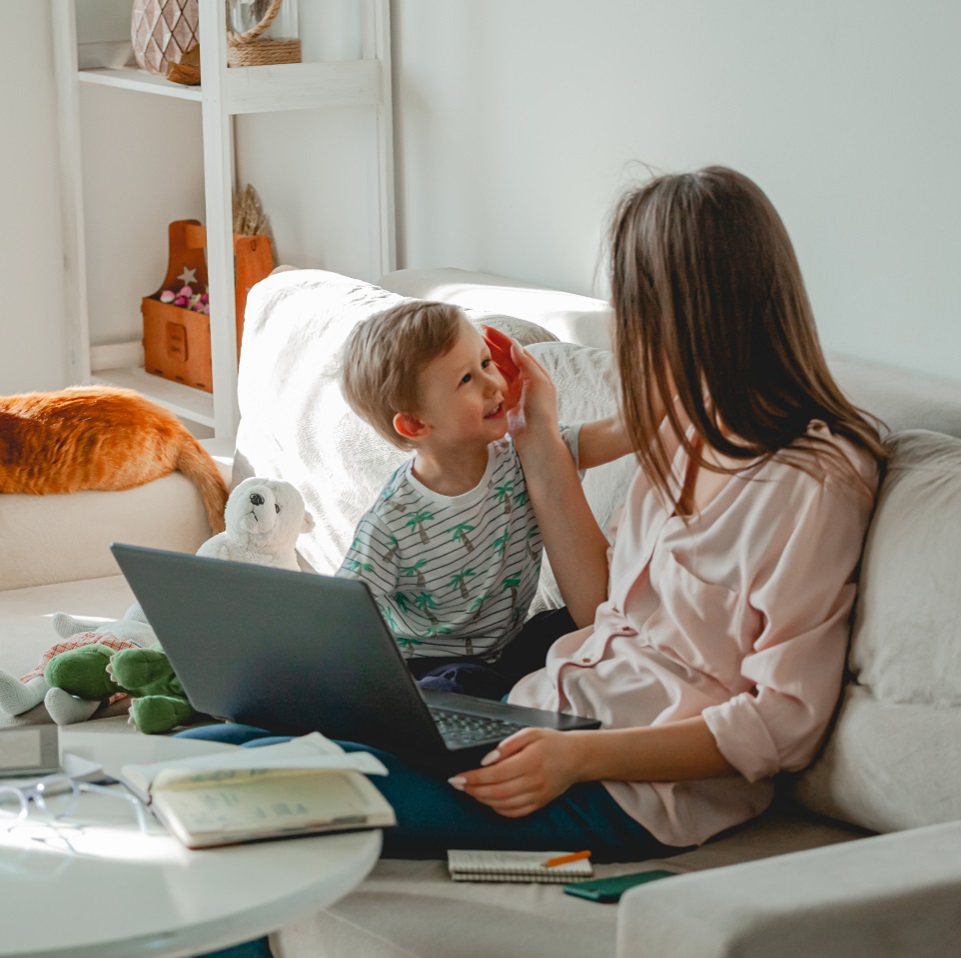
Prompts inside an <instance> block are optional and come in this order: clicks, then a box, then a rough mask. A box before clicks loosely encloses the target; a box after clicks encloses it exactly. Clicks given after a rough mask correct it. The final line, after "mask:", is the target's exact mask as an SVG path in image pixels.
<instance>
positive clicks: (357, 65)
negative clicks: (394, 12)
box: [50, 0, 395, 437]
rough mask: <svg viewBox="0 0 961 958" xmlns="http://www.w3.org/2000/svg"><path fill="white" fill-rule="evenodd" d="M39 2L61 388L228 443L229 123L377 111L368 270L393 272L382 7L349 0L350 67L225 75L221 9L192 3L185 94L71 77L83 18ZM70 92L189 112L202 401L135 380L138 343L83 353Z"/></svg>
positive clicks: (115, 79)
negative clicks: (193, 129)
mask: <svg viewBox="0 0 961 958" xmlns="http://www.w3.org/2000/svg"><path fill="white" fill-rule="evenodd" d="M50 2H51V9H52V20H53V31H54V59H55V65H56V73H57V89H58V99H59V126H60V171H61V188H62V201H63V233H64V242H65V260H64V279H65V294H66V295H65V303H66V308H67V325H68V331H69V332H68V343H69V372H70V375H71V378H72V380H73V381H74V382H107V383H112V384H114V385H117V386H126V387H130V388H133V389H137V390H138V391H140V392H142V393H144V394H146V395H148V396H150V397H151V398H152V399H154V400H156V401H157V402H160V403H161V404H163V405H164V406H166V407H168V408H169V409H171V410H173V411H174V412H175V413H176V414H177V415H179V416H181V417H183V418H185V419H188V420H190V421H191V422H194V423H198V424H200V425H203V426H207V427H210V428H212V429H213V431H214V435H215V436H217V437H230V436H233V435H234V434H235V433H236V428H237V422H238V418H239V416H238V410H237V388H236V387H237V366H236V355H237V344H236V333H235V329H236V324H235V316H234V279H233V277H234V269H233V214H232V195H233V190H234V187H235V182H234V180H235V176H234V145H233V117H235V116H239V115H243V114H251V113H267V112H277V111H290V110H309V109H318V108H324V107H344V106H367V107H369V106H374V107H376V108H377V136H376V150H377V169H378V190H379V196H378V197H377V202H376V203H375V204H374V209H375V210H376V214H375V215H376V217H377V223H376V224H372V233H373V235H375V236H377V237H378V241H379V250H378V251H377V261H378V262H379V267H380V272H381V273H386V272H388V271H390V270H392V269H394V266H395V247H394V195H393V146H392V144H393V133H392V114H391V71H390V16H389V0H359V2H360V4H361V34H362V54H361V57H360V58H359V59H356V60H349V61H339V62H317V63H296V64H281V65H276V66H258V67H243V68H231V69H228V68H227V41H226V31H225V0H199V9H200V50H201V64H200V66H201V75H202V76H203V83H202V85H201V86H193V87H190V86H183V85H180V84H176V83H171V82H170V81H168V80H165V79H162V78H161V77H156V76H153V75H151V74H148V73H146V72H144V71H142V70H140V69H139V68H136V67H131V66H126V67H123V68H121V69H85V70H81V69H79V68H78V46H77V17H78V14H79V15H82V14H83V5H84V0H50ZM80 84H100V85H104V86H108V87H112V88H114V89H120V90H128V91H131V95H139V96H144V95H146V96H147V97H157V96H161V97H176V98H178V99H181V100H190V101H194V102H196V103H198V104H199V109H200V110H201V126H202V136H203V167H204V169H203V180H204V197H205V225H206V227H207V272H208V280H209V283H208V287H209V293H210V303H211V313H210V329H211V349H212V353H213V394H210V393H206V392H203V391H201V390H198V389H193V388H191V387H189V386H182V385H180V384H179V383H174V382H171V381H169V380H166V379H163V378H161V377H159V376H154V375H151V374H150V373H147V372H145V370H144V369H143V359H142V351H141V348H140V343H139V342H130V343H117V344H112V345H108V346H94V347H91V336H90V313H89V305H88V297H87V265H86V263H87V258H86V251H85V235H84V212H83V189H82V187H83V182H82V175H83V174H82V169H83V158H82V155H81V153H82V151H81V130H82V122H83V121H82V116H81V109H80V93H79V91H80ZM152 225H154V226H155V225H156V224H152ZM145 292H146V291H145ZM139 308H140V304H139V302H137V303H133V304H131V309H132V310H135V311H138V312H139Z"/></svg>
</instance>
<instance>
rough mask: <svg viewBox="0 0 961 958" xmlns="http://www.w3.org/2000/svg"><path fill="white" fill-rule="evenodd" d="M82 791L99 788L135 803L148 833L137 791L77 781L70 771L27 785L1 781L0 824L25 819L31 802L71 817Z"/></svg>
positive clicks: (139, 820) (49, 812)
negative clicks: (136, 795) (120, 789)
mask: <svg viewBox="0 0 961 958" xmlns="http://www.w3.org/2000/svg"><path fill="white" fill-rule="evenodd" d="M81 792H95V793H97V794H99V795H107V796H111V797H113V798H120V799H123V800H124V801H127V802H130V803H132V805H133V807H134V812H135V814H136V816H137V825H138V826H139V827H140V831H142V832H144V833H146V831H147V817H146V813H145V812H144V807H143V805H142V804H141V803H140V801H139V799H137V798H136V797H135V796H134V795H131V794H130V793H129V792H120V791H116V790H114V789H112V788H109V787H107V786H106V785H94V784H93V783H92V782H81V781H77V780H76V779H73V778H70V776H69V775H47V776H45V777H44V778H41V779H39V780H38V781H36V782H34V784H33V785H30V786H27V787H21V786H15V785H0V824H3V823H4V822H12V821H21V822H22V821H24V820H25V819H26V818H27V816H28V815H29V814H30V806H31V804H33V805H36V807H37V808H38V809H39V810H40V811H41V812H43V813H44V814H45V815H49V816H50V817H51V818H53V819H56V820H61V819H65V818H68V817H69V816H70V815H71V814H72V813H73V812H74V810H75V809H76V807H77V801H78V800H79V798H80V794H81Z"/></svg>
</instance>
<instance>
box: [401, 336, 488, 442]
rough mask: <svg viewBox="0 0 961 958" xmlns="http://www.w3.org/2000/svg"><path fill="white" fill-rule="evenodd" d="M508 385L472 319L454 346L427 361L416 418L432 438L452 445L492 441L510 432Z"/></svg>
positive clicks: (420, 387)
mask: <svg viewBox="0 0 961 958" xmlns="http://www.w3.org/2000/svg"><path fill="white" fill-rule="evenodd" d="M506 395H507V382H506V380H505V379H504V377H503V376H502V375H501V373H500V371H499V370H498V369H497V367H496V366H495V365H494V362H493V360H492V359H491V353H490V348H489V347H488V345H487V343H486V342H484V338H483V337H482V336H481V334H480V333H479V332H478V331H477V330H476V329H475V328H474V327H473V326H472V325H471V324H470V323H469V322H467V320H461V324H460V333H459V334H458V336H457V339H456V340H455V341H454V345H453V346H452V347H451V349H450V350H449V351H448V352H447V353H445V354H444V355H443V356H438V357H437V358H436V359H434V360H432V361H431V362H430V363H428V364H427V365H426V366H425V367H424V368H423V369H422V370H421V372H420V375H419V376H418V380H417V396H418V408H417V410H416V412H415V413H414V415H415V416H416V418H417V419H418V420H420V422H421V424H422V425H423V426H425V427H427V429H428V432H427V434H426V435H425V436H424V437H423V438H428V437H430V438H431V439H433V440H440V441H442V442H447V443H467V442H483V443H489V442H493V441H494V440H495V439H501V438H503V437H504V436H505V435H506V433H507V410H506V409H505V408H504V399H505V397H506Z"/></svg>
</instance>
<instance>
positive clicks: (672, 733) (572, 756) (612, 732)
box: [450, 716, 734, 818]
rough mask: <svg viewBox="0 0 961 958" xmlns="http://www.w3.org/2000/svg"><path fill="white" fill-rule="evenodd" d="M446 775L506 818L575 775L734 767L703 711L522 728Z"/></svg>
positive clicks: (627, 778)
mask: <svg viewBox="0 0 961 958" xmlns="http://www.w3.org/2000/svg"><path fill="white" fill-rule="evenodd" d="M482 765H484V766H485V767H483V768H479V769H474V770H473V771H470V772H464V773H462V774H460V775H457V776H455V777H454V778H452V779H450V783H451V784H452V785H453V786H454V787H455V788H458V789H461V790H462V791H465V792H466V793H467V794H468V795H470V796H472V797H473V798H476V799H477V801H479V802H482V803H483V804H485V805H489V806H490V807H491V808H492V809H494V811H496V812H498V813H499V814H501V815H504V816H506V817H508V818H519V817H520V816H522V815H529V814H530V813H531V812H534V811H537V809H539V808H543V807H544V806H545V805H546V804H547V803H548V802H550V801H552V800H553V799H555V798H557V797H558V796H559V795H562V794H563V793H564V792H565V791H567V789H568V788H570V786H571V785H573V784H575V783H576V782H594V781H624V782H677V781H685V780H691V779H704V778H719V777H721V776H726V775H731V774H733V773H734V769H733V767H732V766H731V764H730V763H729V762H728V761H727V759H725V758H724V756H723V755H722V754H721V752H720V751H719V750H718V747H717V743H716V742H715V740H714V736H713V735H712V734H711V732H710V730H709V729H708V727H707V724H706V723H705V721H704V719H702V718H701V717H699V716H698V717H695V718H690V719H684V720H682V721H680V722H671V723H669V724H667V725H653V726H649V727H647V728H633V729H604V730H598V731H585V732H558V731H555V730H553V729H536V728H527V729H524V730H523V731H521V732H517V733H516V734H515V735H512V736H511V737H510V738H507V739H505V740H504V741H503V742H501V743H500V745H498V747H497V748H496V749H495V750H494V751H493V752H490V753H489V754H488V755H487V756H486V757H485V758H484V759H483V761H482Z"/></svg>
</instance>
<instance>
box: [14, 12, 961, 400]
mask: <svg viewBox="0 0 961 958" xmlns="http://www.w3.org/2000/svg"><path fill="white" fill-rule="evenodd" d="M84 2H85V3H87V4H90V3H91V2H96V3H98V4H105V5H108V6H110V5H113V6H119V7H122V8H123V11H124V16H125V15H126V10H127V9H128V8H129V2H128V0H120V2H119V4H118V2H117V0H84ZM355 7H356V0H301V2H300V8H301V24H302V31H301V33H302V37H303V39H304V44H305V50H306V52H307V55H308V57H310V56H324V57H330V58H336V57H338V56H351V55H353V54H354V52H355V50H356V47H357V44H358V43H359V40H358V34H357V30H356V27H355V26H354V25H353V24H354V23H355V17H354V14H355ZM0 17H2V18H3V19H4V22H6V23H8V24H15V25H16V32H17V36H16V42H15V43H9V44H7V46H6V47H5V54H4V57H2V58H0V129H2V130H3V149H2V150H0V182H3V183H4V185H5V187H6V189H5V195H6V209H7V211H8V215H7V217H6V222H5V224H4V225H5V229H4V230H3V231H2V239H0V284H2V288H3V290H4V299H3V307H4V308H3V311H2V313H0V334H2V337H3V338H2V342H3V345H2V347H0V393H9V392H18V391H23V390H27V389H48V388H56V387H58V386H60V385H64V384H65V383H64V381H63V380H64V376H65V375H66V372H65V369H66V364H65V357H64V350H65V338H64V334H63V329H62V318H61V315H62V300H61V296H62V293H61V288H60V264H61V252H62V251H61V236H60V220H59V198H58V185H57V183H58V181H57V153H56V150H57V139H56V103H55V91H54V82H53V65H52V50H51V45H50V14H49V8H48V3H47V2H46V0H35V2H32V3H22V2H18V0H0ZM393 18H394V24H395V37H394V59H395V78H396V90H395V95H396V106H397V109H396V116H395V119H396V122H397V124H398V136H397V143H398V157H397V162H398V200H399V206H400V230H399V237H398V239H399V244H398V248H399V252H400V256H401V260H402V265H409V266H443V265H452V266H461V267H466V268H474V269H481V270H487V271H492V272H498V273H503V274H505V275H508V276H513V277H516V278H520V279H525V280H530V281H533V282H539V283H543V284H546V285H550V286H556V287H560V288H563V289H568V290H572V291H575V292H584V293H590V292H603V287H602V285H599V284H598V276H599V275H603V269H602V268H599V256H600V247H601V236H602V232H603V228H604V224H605V222H606V218H607V215H608V212H609V210H610V207H611V204H612V203H613V201H614V199H615V198H616V196H617V194H618V192H619V191H620V189H621V188H622V187H623V185H624V184H625V183H626V182H627V181H629V180H630V179H631V178H636V177H638V176H640V175H642V174H643V169H642V167H641V165H640V164H641V163H649V164H652V165H654V166H657V167H660V168H664V169H670V170H674V169H686V168H691V167H695V166H699V165H702V164H704V163H708V162H720V163H727V164H730V165H732V166H735V167H737V168H739V169H741V170H743V171H744V172H745V173H748V174H749V175H751V176H753V177H754V178H755V179H756V180H757V181H758V182H759V183H760V184H761V186H762V187H763V188H764V189H765V190H766V191H767V192H768V193H769V195H770V196H771V198H772V199H773V200H774V202H775V205H776V206H777V207H778V208H779V210H780V211H781V214H782V216H783V217H784V219H785V221H786V223H787V225H788V228H789V230H790V232H791V234H792V236H793V237H794V239H795V243H796V245H797V248H798V253H799V256H800V259H801V264H802V267H803V269H804V272H805V275H806V277H807V280H808V285H809V288H810V291H811V294H812V298H813V300H814V304H815V308H816V311H817V315H818V320H819V324H820V328H821V331H822V337H823V339H824V342H825V345H826V346H827V347H828V348H829V349H831V350H833V351H836V352H841V353H848V354H851V355H857V356H862V357H866V358H872V359H876V360H879V361H882V362H887V363H890V364H893V365H897V366H902V367H906V368H912V369H916V370H920V371H923V372H928V373H931V374H935V375H940V376H944V377H947V378H950V379H954V380H958V381H961V283H959V281H958V279H957V276H958V274H959V267H958V264H959V263H961V187H959V173H961V121H959V119H958V118H959V116H961V57H959V56H958V54H957V48H958V41H959V39H961V4H958V3H957V2H956V0H917V2H915V3H912V4H910V5H909V4H905V3H903V2H900V0H897V2H896V0H807V2H805V3H800V2H794V3H771V2H770V0H723V2H720V3H719V2H717V0H591V2H586V0H553V2H551V0H520V2H518V0H482V2H481V0H394V3H393ZM83 95H84V97H85V104H86V106H85V109H87V110H88V113H89V115H90V116H91V118H92V124H91V128H90V129H89V130H88V131H87V132H86V134H85V136H86V139H85V143H84V148H85V155H87V154H89V155H90V156H91V157H92V159H90V160H88V163H89V164H90V168H89V170H88V172H90V174H91V175H90V185H89V186H88V192H87V196H86V201H87V228H88V236H90V237H91V239H93V238H95V239H96V241H97V246H96V250H97V251H96V253H91V273H93V271H94V268H95V269H96V275H95V276H94V275H91V280H90V281H91V292H92V293H93V294H94V295H93V296H92V300H93V301H94V303H95V307H96V305H97V304H102V306H103V309H102V312H103V316H102V317H101V318H99V319H98V318H97V316H96V315H95V316H94V320H93V323H94V325H95V328H94V329H93V336H94V340H95V341H101V342H102V341H110V340H111V339H117V338H121V339H122V338H125V337H134V336H137V335H139V333H138V323H139V296H140V295H142V294H143V293H144V292H150V291H152V289H153V287H154V286H155V285H156V283H157V282H159V279H160V278H162V272H163V268H164V265H165V254H166V250H165V248H164V243H163V237H162V235H161V237H160V239H159V240H158V238H157V237H156V236H155V234H156V232H158V227H157V221H158V220H163V219H164V218H165V217H166V216H167V215H168V214H170V217H171V218H175V217H178V216H190V215H194V216H199V217H200V218H202V216H203V212H202V208H200V209H198V207H200V196H201V193H200V191H199V190H200V187H199V183H198V181H197V179H196V175H195V174H191V173H187V174H184V175H181V174H177V175H173V174H169V175H168V176H167V177H164V176H163V172H164V170H167V171H170V170H172V169H173V168H174V167H173V166H172V165H171V153H170V146H171V143H170V141H168V140H164V141H163V142H164V143H165V147H164V148H159V147H157V146H156V143H155V142H154V143H152V142H151V141H150V140H149V139H148V137H149V135H150V133H151V132H152V131H153V130H154V128H155V127H156V126H157V122H156V121H153V123H152V125H151V122H150V121H148V120H147V119H146V118H145V117H144V116H142V115H140V112H139V111H138V109H137V107H136V104H137V98H136V96H134V97H132V98H130V97H124V95H123V93H122V92H118V91H94V90H89V91H85V92H84V94H83ZM111 98H112V99H111ZM151 99H152V100H156V99H158V98H151ZM151 106H152V107H153V106H156V104H154V103H152V104H151ZM193 106H194V105H191V104H181V103H176V104H173V105H171V107H170V109H171V110H172V111H174V112H172V113H171V115H170V116H169V117H165V118H164V126H163V127H162V129H161V131H160V132H161V134H162V133H164V132H166V131H169V130H171V129H173V130H174V131H177V130H180V131H183V130H188V132H189V126H190V122H191V121H190V119H189V117H188V118H184V117H181V116H180V115H179V113H177V112H176V111H190V110H191V109H192V108H193ZM195 112H199V111H195ZM319 112H320V111H318V113H319ZM369 119H370V118H364V117H354V118H348V117H346V116H340V115H338V114H337V113H336V112H334V113H330V114H328V115H326V116H325V117H320V116H319V115H312V114H309V113H305V114H302V115H300V116H299V117H296V118H293V117H284V118H279V117H251V118H245V119H244V120H242V121H240V122H239V123H238V127H237V144H238V174H239V179H240V181H241V185H243V183H244V182H246V181H247V180H250V181H251V182H253V183H254V185H255V186H256V187H257V188H258V190H259V191H260V193H261V195H262V197H263V199H264V203H265V207H266V209H267V211H268V213H269V214H270V216H271V219H272V221H273V225H274V231H275V234H276V236H277V242H278V247H279V252H280V254H281V258H282V259H285V260H288V261H293V262H299V263H303V264H307V265H319V266H324V267H327V268H332V269H339V270H342V271H344V272H355V273H357V274H358V275H365V276H366V277H367V278H372V277H371V276H370V275H369V274H370V265H369V264H370V258H369V254H368V250H367V247H366V245H365V243H366V236H365V233H364V231H363V228H362V227H358V223H362V222H363V221H364V216H365V214H364V213H363V212H362V211H361V212H359V213H358V214H357V215H353V210H354V207H355V206H356V205H357V204H360V205H362V204H363V201H364V195H363V190H362V186H361V185H360V184H363V183H364V182H365V181H366V180H367V178H368V177H369V176H370V171H369V170H367V169H365V168H363V164H360V166H358V162H359V161H356V160H352V158H351V157H350V155H349V151H348V156H347V157H346V159H341V160H337V161H336V162H334V161H333V157H334V155H335V153H336V149H335V148H336V146H337V145H338V144H342V143H343V142H344V141H349V139H350V137H352V136H363V135H365V131H364V129H363V128H364V126H365V124H366V125H367V126H369ZM115 146H116V147H117V148H116V149H115ZM183 146H184V149H185V150H187V151H188V152H190V151H196V149H197V144H196V142H195V141H191V140H190V138H189V136H187V137H186V138H185V139H184V141H183ZM174 152H176V151H174ZM194 155H196V154H194ZM328 160H330V161H331V162H333V164H334V165H333V166H330V164H329V163H328ZM112 164H116V165H113V166H112ZM185 165H186V166H187V167H193V166H194V165H195V161H194V160H193V159H190V160H189V162H187V161H185ZM138 177H139V181H140V182H142V183H143V184H145V185H144V186H143V188H142V189H141V190H140V192H139V194H138V193H137V189H136V187H137V181H138ZM345 184H347V185H349V189H348V188H347V186H345ZM131 195H134V196H135V197H137V198H136V200H135V201H132V200H131V199H130V196H131ZM162 229H163V227H162V226H161V227H159V231H160V232H161V233H162ZM158 273H160V274H161V275H160V276H158ZM98 290H99V292H98ZM128 301H129V302H128Z"/></svg>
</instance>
